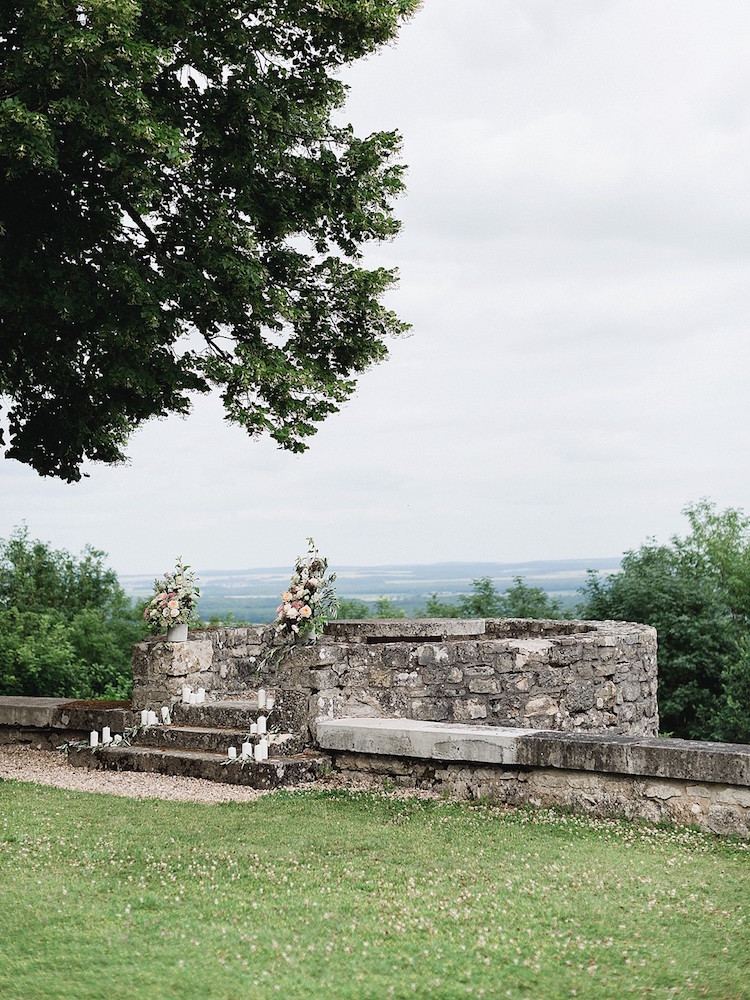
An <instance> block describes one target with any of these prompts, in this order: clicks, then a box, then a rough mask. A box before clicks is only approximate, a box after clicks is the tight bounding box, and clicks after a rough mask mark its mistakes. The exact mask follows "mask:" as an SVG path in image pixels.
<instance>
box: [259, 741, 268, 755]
mask: <svg viewBox="0 0 750 1000" xmlns="http://www.w3.org/2000/svg"><path fill="white" fill-rule="evenodd" d="M258 746H259V747H260V749H261V753H262V755H263V756H262V757H261V758H260V759H261V760H268V740H266V739H260V740H258Z"/></svg>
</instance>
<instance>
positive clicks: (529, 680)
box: [133, 619, 659, 737]
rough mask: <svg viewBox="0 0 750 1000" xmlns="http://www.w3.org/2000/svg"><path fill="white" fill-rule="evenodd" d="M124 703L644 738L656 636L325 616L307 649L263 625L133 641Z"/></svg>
mask: <svg viewBox="0 0 750 1000" xmlns="http://www.w3.org/2000/svg"><path fill="white" fill-rule="evenodd" d="M133 680H134V693H133V707H134V708H135V709H141V708H158V706H160V705H163V704H169V702H170V701H174V700H176V699H177V698H178V697H179V693H180V689H181V687H182V685H183V684H185V683H187V684H190V685H191V686H192V687H193V688H197V687H204V688H205V689H206V692H207V697H208V698H209V699H213V700H216V699H223V698H231V697H243V696H244V697H249V696H250V695H251V694H252V693H253V692H254V691H255V690H257V688H258V687H261V686H263V687H267V688H272V689H274V690H275V691H276V692H277V695H279V696H282V695H283V696H284V700H285V701H286V702H287V703H289V704H291V703H294V705H295V706H296V708H297V710H298V711H299V713H300V724H301V725H303V726H304V725H307V726H308V727H309V729H310V731H311V734H312V736H313V737H314V735H315V720H316V718H317V717H318V716H327V717H329V718H340V717H342V716H359V717H362V716H370V717H377V716H402V717H405V718H412V719H424V720H433V721H444V722H471V723H475V724H484V725H490V726H523V727H536V728H543V729H548V730H549V729H554V730H563V731H586V732H612V733H620V734H628V735H638V736H653V735H656V734H657V732H658V725H659V720H658V707H657V663H656V632H655V630H654V629H652V628H649V627H648V626H644V625H634V624H628V623H623V622H558V621H531V620H525V619H507V620H506V619H498V620H487V621H482V620H475V621H460V620H453V619H416V620H413V621H404V620H394V621H377V620H373V621H362V622H335V623H331V624H329V625H328V626H327V628H326V631H325V634H324V635H323V636H322V637H321V638H320V639H319V640H318V642H317V643H316V644H315V645H309V646H294V647H291V648H287V647H283V646H280V645H278V643H277V641H276V640H275V637H274V634H273V631H272V630H270V629H263V628H261V627H252V628H232V629H216V630H207V631H205V632H195V633H191V635H190V636H189V638H188V641H187V642H185V643H166V642H164V641H163V640H162V639H160V638H157V639H154V640H148V641H147V642H144V643H140V644H139V645H138V646H136V647H134V654H133Z"/></svg>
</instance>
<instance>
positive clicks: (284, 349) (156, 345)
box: [0, 0, 418, 481]
mask: <svg viewBox="0 0 750 1000" xmlns="http://www.w3.org/2000/svg"><path fill="white" fill-rule="evenodd" d="M417 5H418V0H239V2H237V3H232V4H227V3H223V2H217V0H200V2H199V0H150V2H149V3H140V2H137V0H81V2H77V3H74V2H71V0H8V2H7V3H4V4H3V5H2V8H1V11H0V397H3V398H4V399H5V403H6V411H7V412H6V416H5V420H6V427H5V430H6V435H7V441H5V442H3V441H2V439H1V438H0V443H4V444H5V445H6V452H5V454H6V457H10V458H13V459H17V460H18V461H20V462H23V463H26V464H28V465H31V466H32V467H33V468H35V469H36V470H37V471H38V472H39V473H40V474H42V475H49V476H57V477H60V478H63V479H65V480H68V481H72V480H76V479H79V478H80V476H81V466H82V463H83V462H84V461H85V460H86V459H89V460H95V461H101V462H106V463H114V462H118V461H121V460H122V459H123V458H124V452H123V448H124V445H125V443H126V441H127V438H128V436H129V434H130V432H131V431H132V430H133V429H134V428H136V427H137V426H139V425H140V424H141V423H142V422H144V421H146V420H148V419H149V418H151V417H154V416H164V415H167V414H169V413H186V412H187V411H188V410H189V408H190V398H191V395H192V394H193V393H196V392H198V393H200V392H208V391H210V390H211V389H212V388H218V390H219V392H220V394H221V397H222V399H223V403H224V407H225V412H226V416H227V417H228V419H229V420H231V421H234V422H236V423H238V424H240V425H242V426H243V427H245V428H246V429H247V431H248V432H249V433H250V434H251V435H256V434H259V433H262V432H267V433H269V434H270V435H271V436H272V437H273V438H274V439H275V440H276V441H277V442H278V443H279V444H280V445H281V446H282V447H284V448H287V449H290V450H292V451H299V450H303V449H304V448H305V446H306V444H305V441H306V438H307V437H308V436H309V435H310V434H312V433H314V431H315V429H316V426H317V424H318V423H319V422H320V421H321V420H322V419H323V418H325V417H326V416H327V415H328V414H330V413H331V412H334V411H335V410H337V409H338V408H339V407H340V405H341V403H342V402H343V401H344V400H345V399H346V398H347V397H348V396H349V395H350V394H351V392H352V391H353V388H354V385H355V378H356V376H357V375H358V374H359V373H361V372H362V371H363V370H364V369H365V368H366V367H367V366H369V365H370V364H371V363H373V362H376V361H378V360H380V359H382V358H383V357H384V356H385V355H386V344H385V338H387V337H388V336H389V335H393V334H398V333H400V332H402V331H403V330H404V329H405V325H404V324H403V323H402V322H401V321H399V319H398V318H397V317H396V316H395V315H394V314H393V313H392V312H391V311H389V310H388V309H386V308H385V306H384V305H383V302H382V299H383V294H384V292H385V291H386V290H387V289H388V288H389V287H390V286H391V285H392V284H393V283H394V280H395V272H394V271H392V270H388V269H383V268H368V267H366V266H364V265H363V260H362V255H363V250H364V248H365V246H366V244H368V243H369V242H370V241H373V240H382V239H387V238H390V237H392V236H393V235H394V234H395V233H396V232H397V231H398V223H397V221H396V220H395V218H394V216H393V214H392V211H393V200H394V198H395V196H396V195H397V194H398V193H399V192H400V191H401V190H402V186H403V181H402V174H403V169H404V168H403V166H402V165H401V164H399V163H398V161H397V154H398V151H399V144H400V138H399V136H398V134H397V133H396V132H392V131H388V132H376V133H374V134H372V135H368V136H366V137H364V138H360V137H358V136H356V135H355V133H354V131H353V129H352V127H351V126H350V125H347V124H345V122H344V121H343V119H342V120H339V117H337V116H339V115H340V108H341V106H342V104H343V102H344V99H345V95H346V86H345V85H344V83H343V82H342V81H341V79H340V75H341V71H342V68H343V67H345V66H346V65H347V64H348V63H351V62H352V61H353V60H357V59H360V58H361V57H363V56H366V55H368V54H369V53H372V52H373V51H375V50H376V49H377V48H378V47H379V46H382V45H383V44H385V43H387V42H388V41H390V40H392V39H393V38H394V37H395V36H396V33H397V31H398V28H399V25H400V24H401V23H402V21H403V20H404V19H405V18H406V17H408V16H409V15H410V14H412V13H413V12H414V10H415V9H416V7H417Z"/></svg>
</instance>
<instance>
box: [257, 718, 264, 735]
mask: <svg viewBox="0 0 750 1000" xmlns="http://www.w3.org/2000/svg"><path fill="white" fill-rule="evenodd" d="M265 733H266V717H265V715H259V716H258V736H264V735H265Z"/></svg>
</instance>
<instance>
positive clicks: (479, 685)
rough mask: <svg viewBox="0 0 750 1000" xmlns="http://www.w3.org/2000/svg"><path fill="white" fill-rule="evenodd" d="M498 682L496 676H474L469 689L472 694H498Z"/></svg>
mask: <svg viewBox="0 0 750 1000" xmlns="http://www.w3.org/2000/svg"><path fill="white" fill-rule="evenodd" d="M498 690H499V689H498V684H497V681H496V680H495V678H494V677H472V678H471V680H470V681H469V691H471V693H472V694H497V692H498Z"/></svg>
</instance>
